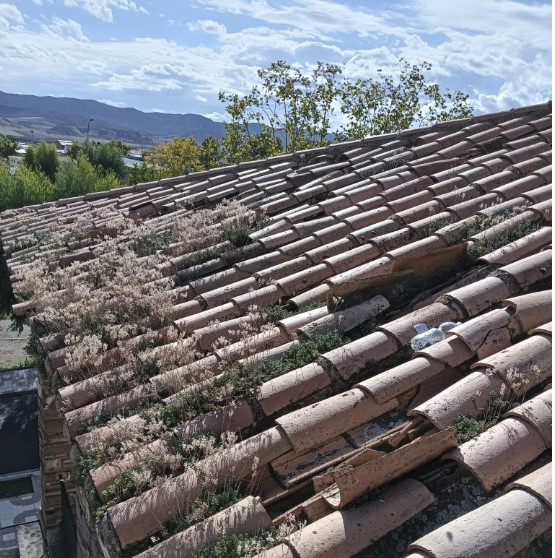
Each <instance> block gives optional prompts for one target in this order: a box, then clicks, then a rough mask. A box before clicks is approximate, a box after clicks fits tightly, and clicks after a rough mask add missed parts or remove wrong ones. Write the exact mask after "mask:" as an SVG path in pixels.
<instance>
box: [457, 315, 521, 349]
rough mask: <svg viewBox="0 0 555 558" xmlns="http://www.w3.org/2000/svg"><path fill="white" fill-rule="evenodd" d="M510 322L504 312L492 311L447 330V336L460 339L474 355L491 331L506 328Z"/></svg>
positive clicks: (508, 316)
mask: <svg viewBox="0 0 555 558" xmlns="http://www.w3.org/2000/svg"><path fill="white" fill-rule="evenodd" d="M510 320H511V318H510V315H509V314H508V313H507V312H506V311H505V310H492V311H491V312H488V313H487V314H483V315H482V316H479V317H477V318H473V319H471V320H468V321H467V322H465V323H464V324H461V325H459V326H457V327H455V328H453V329H451V330H449V335H455V336H457V337H459V338H460V339H462V340H463V341H464V342H465V343H466V344H467V345H468V348H469V349H470V350H471V351H472V352H473V353H475V352H476V351H478V349H480V347H481V346H482V345H483V344H484V341H485V340H486V338H487V336H488V335H489V333H490V332H491V331H493V330H496V329H501V328H505V327H507V326H508V325H509V322H510Z"/></svg>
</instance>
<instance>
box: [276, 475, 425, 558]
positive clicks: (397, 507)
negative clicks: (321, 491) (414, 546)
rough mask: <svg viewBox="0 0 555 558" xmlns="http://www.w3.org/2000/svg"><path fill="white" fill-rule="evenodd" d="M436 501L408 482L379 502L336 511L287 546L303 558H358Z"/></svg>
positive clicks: (393, 488) (289, 540)
mask: <svg viewBox="0 0 555 558" xmlns="http://www.w3.org/2000/svg"><path fill="white" fill-rule="evenodd" d="M433 501H434V497H433V495H432V493H431V492H430V491H429V490H428V489H427V488H426V487H425V486H424V485H423V484H421V483H419V482H418V481H415V480H412V479H407V480H403V481H401V482H399V483H396V484H394V485H393V486H391V487H390V488H389V489H387V490H386V491H385V492H384V493H383V494H382V495H381V497H380V499H378V500H371V501H370V502H368V503H366V504H362V505H361V506H358V507H356V508H353V509H349V510H342V511H336V512H333V513H331V514H330V515H327V516H325V517H324V518H322V519H320V520H318V521H315V522H314V523H311V524H310V525H307V526H306V527H303V528H302V529H301V530H300V531H298V532H296V533H293V534H292V535H290V536H289V537H287V539H285V543H286V544H287V545H288V546H290V547H291V548H293V549H294V551H295V552H296V554H297V556H298V557H299V558H316V557H317V558H338V557H345V558H347V557H349V556H354V555H355V554H356V553H357V552H359V551H361V550H362V549H364V548H366V547H367V546H369V545H370V544H372V543H373V542H375V541H376V540H378V539H379V538H380V537H382V536H383V535H385V534H386V533H388V532H389V531H392V530H393V529H395V528H396V527H398V526H400V525H402V524H403V523H404V522H405V521H407V520H408V519H410V518H411V517H413V516H414V515H416V514H417V513H419V512H420V511H421V510H423V509H424V508H425V507H426V506H429V505H430V504H431V503H432V502H433Z"/></svg>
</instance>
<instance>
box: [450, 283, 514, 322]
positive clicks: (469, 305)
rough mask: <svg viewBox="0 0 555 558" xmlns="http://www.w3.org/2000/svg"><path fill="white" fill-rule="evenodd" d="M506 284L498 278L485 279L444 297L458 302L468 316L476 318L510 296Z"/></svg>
mask: <svg viewBox="0 0 555 558" xmlns="http://www.w3.org/2000/svg"><path fill="white" fill-rule="evenodd" d="M510 294H511V293H510V290H509V287H508V286H507V284H506V283H505V282H504V281H502V280H501V279H499V278H498V277H486V278H485V279H481V280H480V281H477V282H476V283H472V284H470V285H467V286H465V287H460V288H459V289H455V290H454V291H451V292H450V293H448V294H447V295H445V297H446V298H447V299H452V300H455V301H456V302H458V303H459V304H460V305H461V307H462V308H464V309H465V310H466V312H467V314H468V315H469V316H476V315H478V314H479V313H480V312H483V311H484V310H486V309H488V308H490V307H491V306H492V305H493V304H495V303H497V302H501V301H502V300H504V299H505V298H507V297H508V296H509V295H510Z"/></svg>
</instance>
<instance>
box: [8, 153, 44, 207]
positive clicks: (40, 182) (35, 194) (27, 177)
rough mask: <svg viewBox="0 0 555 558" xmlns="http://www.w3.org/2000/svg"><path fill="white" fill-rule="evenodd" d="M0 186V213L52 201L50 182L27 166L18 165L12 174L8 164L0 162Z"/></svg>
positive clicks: (41, 173) (39, 172)
mask: <svg viewBox="0 0 555 558" xmlns="http://www.w3.org/2000/svg"><path fill="white" fill-rule="evenodd" d="M0 184H1V185H2V187H1V188H0V211H4V210H5V209H12V208H16V207H23V206H25V205H33V204H37V203H43V202H45V201H50V200H52V199H53V193H54V185H53V184H52V182H51V181H50V180H49V179H48V177H47V176H46V175H45V174H44V173H43V172H41V171H34V170H32V169H31V168H30V167H28V166H27V165H18V167H17V170H16V171H15V173H12V171H11V169H10V165H9V164H8V163H6V162H0Z"/></svg>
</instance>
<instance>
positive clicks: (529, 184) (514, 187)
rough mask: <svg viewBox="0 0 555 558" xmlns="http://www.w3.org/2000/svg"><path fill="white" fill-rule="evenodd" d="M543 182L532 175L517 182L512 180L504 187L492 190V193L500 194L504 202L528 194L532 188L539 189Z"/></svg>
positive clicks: (540, 178) (538, 177)
mask: <svg viewBox="0 0 555 558" xmlns="http://www.w3.org/2000/svg"><path fill="white" fill-rule="evenodd" d="M544 184H545V181H544V180H543V178H542V177H540V176H538V175H536V174H532V175H530V176H526V177H524V178H520V179H519V180H514V181H513V182H510V183H509V184H505V185H504V186H499V187H497V188H495V189H493V190H491V191H492V192H498V193H499V194H501V195H502V196H503V197H504V198H505V199H506V200H509V199H511V198H516V197H517V196H520V195H521V194H524V193H526V192H528V191H529V190H533V189H534V188H539V187H540V186H543V185H544Z"/></svg>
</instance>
